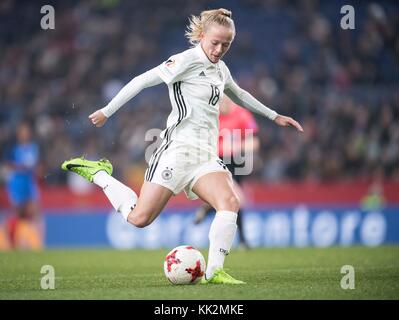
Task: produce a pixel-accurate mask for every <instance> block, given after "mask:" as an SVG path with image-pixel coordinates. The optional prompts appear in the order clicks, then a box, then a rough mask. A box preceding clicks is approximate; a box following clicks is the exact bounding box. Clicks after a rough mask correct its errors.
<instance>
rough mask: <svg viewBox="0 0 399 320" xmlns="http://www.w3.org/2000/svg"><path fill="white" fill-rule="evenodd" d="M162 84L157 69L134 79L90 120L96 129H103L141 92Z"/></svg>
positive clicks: (93, 114)
mask: <svg viewBox="0 0 399 320" xmlns="http://www.w3.org/2000/svg"><path fill="white" fill-rule="evenodd" d="M160 83H162V79H161V78H160V76H159V75H158V73H157V72H156V68H154V69H151V70H149V71H147V72H145V73H143V74H141V75H139V76H137V77H135V78H133V79H132V80H131V81H130V82H129V83H128V84H126V85H125V86H124V87H123V88H122V89H121V90H120V91H119V92H118V94H117V95H116V96H115V97H114V98H113V99H112V100H111V101H110V103H108V104H107V106H105V107H104V108H102V109H99V110H97V111H95V112H93V113H92V114H91V115H89V119H90V120H91V122H92V123H93V124H94V125H95V126H96V127H102V126H103V125H104V124H105V122H106V121H107V119H108V118H109V117H110V116H112V115H113V114H114V113H115V112H116V111H117V110H119V108H120V107H122V106H123V105H124V104H125V103H126V102H128V101H129V100H130V99H132V98H133V97H134V96H136V95H137V94H138V93H139V92H140V91H141V90H143V89H145V88H148V87H152V86H155V85H157V84H160Z"/></svg>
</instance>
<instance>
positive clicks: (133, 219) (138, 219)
mask: <svg viewBox="0 0 399 320" xmlns="http://www.w3.org/2000/svg"><path fill="white" fill-rule="evenodd" d="M127 221H128V222H129V223H131V224H132V225H134V226H135V227H137V228H145V227H147V226H148V225H150V224H151V219H150V218H149V216H148V215H145V214H141V213H138V212H135V211H132V212H130V214H129V215H128V217H127Z"/></svg>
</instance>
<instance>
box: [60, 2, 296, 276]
mask: <svg viewBox="0 0 399 320" xmlns="http://www.w3.org/2000/svg"><path fill="white" fill-rule="evenodd" d="M186 36H187V38H188V39H189V42H190V43H191V44H192V45H193V47H192V48H190V49H188V50H186V51H183V52H181V53H178V54H176V55H174V56H172V57H170V58H169V59H168V60H166V61H165V62H164V63H162V64H161V65H159V66H157V67H155V68H153V69H151V70H149V71H147V72H145V73H143V74H141V75H139V76H137V77H135V78H133V80H131V81H130V82H129V83H128V84H127V85H126V86H125V87H124V88H122V89H121V91H120V92H119V93H118V94H117V95H116V96H115V97H114V98H113V99H112V100H111V102H110V103H109V104H108V105H107V106H106V107H104V108H102V109H99V110H97V111H95V112H94V113H92V114H91V115H90V116H89V118H90V120H91V121H92V123H93V124H94V125H95V126H97V127H102V126H103V125H104V124H105V122H106V121H107V119H108V118H109V117H110V116H111V115H112V114H113V113H115V112H116V111H117V110H118V109H119V108H120V107H121V106H122V105H124V104H125V103H126V102H127V101H128V100H130V99H131V98H133V97H134V96H136V95H137V94H138V93H139V92H140V91H141V90H143V89H144V88H147V87H150V86H155V85H158V84H160V83H162V82H165V83H166V84H167V86H168V89H169V97H170V101H171V104H172V112H171V113H170V115H169V117H168V120H167V128H166V129H165V130H164V131H163V132H162V133H161V138H163V142H162V144H161V146H160V147H159V148H158V149H157V150H156V151H155V152H154V154H153V155H152V157H151V159H150V162H149V167H148V169H147V171H146V174H145V181H144V183H143V185H142V188H141V191H140V197H137V195H136V193H135V192H134V191H133V190H131V189H130V188H129V187H127V186H126V185H124V184H123V183H121V182H120V181H118V180H116V179H115V178H113V177H112V176H111V174H112V165H111V163H110V162H109V161H108V160H106V159H102V160H99V161H89V160H85V159H83V158H75V159H71V160H69V161H65V162H64V163H63V164H62V168H63V169H64V170H70V171H73V172H76V173H77V174H80V175H82V176H83V177H85V178H86V179H87V180H88V181H90V182H93V183H95V184H96V185H98V186H100V187H101V188H102V189H103V191H104V193H105V195H106V196H107V197H108V199H109V200H110V202H111V204H112V205H113V207H114V208H115V210H116V211H117V212H120V213H121V214H122V216H123V217H124V219H125V220H127V221H128V222H130V223H131V224H133V225H135V226H136V227H139V228H143V227H145V226H148V225H149V224H150V223H152V222H153V221H154V219H155V218H156V217H157V216H158V215H159V214H160V212H161V211H162V209H163V208H164V207H165V205H166V204H167V202H168V200H169V199H170V198H171V196H172V195H174V194H177V193H179V192H180V191H182V190H184V191H185V192H186V195H187V197H188V198H189V199H196V198H198V197H199V198H201V199H202V200H203V201H205V202H207V203H209V204H210V205H211V206H212V207H213V208H215V210H216V215H215V218H214V220H213V222H212V224H211V227H210V231H209V241H210V246H209V256H208V263H207V269H206V274H205V279H204V282H205V283H220V284H242V283H245V282H243V281H240V280H236V279H234V278H233V277H231V276H230V275H229V274H227V273H226V272H225V270H224V269H223V264H224V260H225V256H226V255H227V254H228V253H229V251H230V248H231V245H232V242H233V239H234V235H235V232H236V228H237V226H236V220H237V212H238V210H239V208H240V203H239V198H238V196H237V194H236V193H235V191H234V189H233V181H232V178H231V174H230V172H229V171H228V170H227V168H226V166H225V165H224V163H223V162H222V161H221V160H220V159H219V157H218V156H217V152H216V148H217V139H218V135H219V131H218V115H219V109H218V103H219V100H220V98H221V97H222V96H223V94H226V95H227V96H228V97H230V98H231V99H232V100H233V101H234V102H235V103H237V104H239V105H241V106H243V107H245V108H247V109H249V110H250V111H253V112H257V113H259V114H261V115H264V116H265V117H268V118H269V119H270V120H272V121H274V122H275V123H276V124H278V125H280V126H293V127H295V128H296V129H297V130H299V131H303V129H302V127H301V126H300V124H299V123H298V122H296V121H295V120H293V119H292V118H290V117H286V116H282V115H279V114H277V112H275V111H273V110H271V109H269V108H267V107H266V106H264V105H263V104H262V103H260V102H259V101H258V100H256V99H255V98H254V97H253V96H252V95H251V94H249V93H248V92H246V91H245V90H243V89H241V88H240V87H239V86H238V85H237V84H236V83H235V82H234V80H233V78H232V77H231V75H230V71H229V69H228V68H227V66H226V65H225V63H224V62H223V61H222V60H221V59H222V58H223V56H224V55H225V54H226V52H227V51H228V50H229V48H230V45H231V43H232V42H233V39H234V36H235V26H234V22H233V19H232V16H231V12H230V11H228V10H225V9H217V10H208V11H203V12H202V13H201V14H200V15H199V16H192V17H191V19H190V24H189V26H188V30H187V32H186Z"/></svg>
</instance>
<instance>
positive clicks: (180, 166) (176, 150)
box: [145, 141, 231, 200]
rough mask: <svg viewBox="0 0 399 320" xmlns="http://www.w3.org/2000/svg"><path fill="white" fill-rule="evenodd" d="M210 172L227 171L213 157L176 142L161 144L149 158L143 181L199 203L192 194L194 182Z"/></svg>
mask: <svg viewBox="0 0 399 320" xmlns="http://www.w3.org/2000/svg"><path fill="white" fill-rule="evenodd" d="M211 172H226V173H228V174H230V175H231V173H230V171H229V170H228V168H227V167H226V165H225V164H224V163H223V161H222V160H221V159H220V158H219V157H218V156H217V155H216V154H211V153H209V152H204V151H203V150H200V149H199V148H196V147H194V146H191V145H187V144H184V143H181V142H177V141H169V142H166V141H164V142H163V143H162V144H161V146H160V147H159V148H158V149H157V150H155V152H154V153H153V155H152V156H151V159H150V162H149V164H148V168H147V170H146V172H145V180H146V181H150V182H153V183H156V184H159V185H161V186H164V187H165V188H168V189H169V190H171V191H172V192H173V193H174V194H175V195H176V194H178V193H180V192H181V191H183V190H184V192H185V193H186V196H187V198H188V199H190V200H195V199H198V196H197V195H196V194H195V193H194V192H193V191H192V188H193V186H194V185H195V183H196V182H197V180H198V179H199V178H200V177H202V176H203V175H205V174H208V173H211Z"/></svg>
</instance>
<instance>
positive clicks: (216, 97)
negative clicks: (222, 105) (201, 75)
mask: <svg viewBox="0 0 399 320" xmlns="http://www.w3.org/2000/svg"><path fill="white" fill-rule="evenodd" d="M211 89H212V95H211V97H210V99H209V102H208V104H210V105H212V106H215V105H216V103H218V101H219V96H220V91H219V88H218V87H217V86H214V85H213V84H211Z"/></svg>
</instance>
